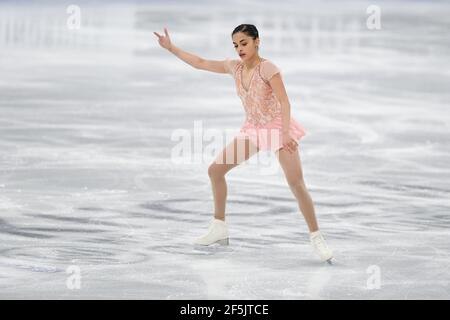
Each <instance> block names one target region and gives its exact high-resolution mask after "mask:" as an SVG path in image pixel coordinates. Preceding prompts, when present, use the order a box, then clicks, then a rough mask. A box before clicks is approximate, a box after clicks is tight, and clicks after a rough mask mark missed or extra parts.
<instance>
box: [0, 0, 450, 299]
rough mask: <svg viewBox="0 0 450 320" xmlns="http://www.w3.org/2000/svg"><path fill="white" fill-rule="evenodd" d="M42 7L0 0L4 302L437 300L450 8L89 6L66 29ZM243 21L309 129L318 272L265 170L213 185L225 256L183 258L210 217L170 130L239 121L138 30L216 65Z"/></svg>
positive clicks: (443, 239) (303, 147)
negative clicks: (224, 230) (372, 19)
mask: <svg viewBox="0 0 450 320" xmlns="http://www.w3.org/2000/svg"><path fill="white" fill-rule="evenodd" d="M57 3H58V2H54V3H53V2H47V3H46V4H45V5H42V4H41V6H39V7H38V6H36V5H34V4H32V3H29V4H27V2H25V3H24V2H21V4H19V5H16V4H13V3H12V2H7V3H2V4H0V47H1V50H0V75H1V76H0V112H1V117H0V147H1V152H0V155H1V158H0V191H1V192H0V212H1V215H0V237H1V238H0V240H1V241H0V252H1V253H0V298H3V299H10V298H25V299H30V298H37V299H46V298H57V299H78V298H88V299H96V298H97V299H98V298H103V299H110V298H122V299H130V298H137V299H348V298H350V299H418V298H419V299H431V298H437V299H448V298H450V293H449V288H450V287H449V279H450V276H449V274H450V272H449V267H450V257H449V249H450V241H449V240H450V239H449V227H450V216H449V213H450V203H449V198H450V183H449V181H450V168H449V163H450V146H449V123H450V112H449V102H450V93H449V88H450V72H449V70H450V69H449V68H448V57H449V56H450V41H449V37H448V30H449V20H448V16H449V14H450V5H449V4H448V3H447V2H444V1H436V2H431V1H427V2H416V1H398V2H393V1H379V2H378V3H379V6H380V8H381V29H380V30H369V29H367V27H366V19H367V16H368V14H367V13H366V9H367V7H368V6H369V5H370V4H371V3H369V2H365V1H354V2H339V6H338V5H337V4H335V3H334V2H333V1H323V2H317V3H316V4H315V6H311V4H310V2H308V3H307V2H304V3H302V2H299V1H292V2H283V4H280V3H276V5H275V4H274V3H273V4H271V3H269V2H267V3H263V2H258V5H257V6H256V5H255V4H254V2H243V1H239V2H236V5H234V6H233V5H227V6H226V7H225V6H224V5H223V4H221V3H220V2H214V3H212V4H211V2H205V3H202V2H197V4H196V5H192V4H189V3H187V2H184V1H183V2H181V1H179V2H176V1H171V2H170V3H168V4H166V3H165V2H148V3H146V2H144V1H139V2H134V3H132V2H130V3H126V4H119V3H113V4H111V5H109V6H106V5H105V4H103V5H101V6H99V4H98V3H97V4H94V3H90V2H87V1H85V2H80V3H81V4H80V7H81V14H82V16H81V17H82V28H81V29H79V30H69V29H68V27H67V26H66V19H67V17H68V16H69V15H68V14H67V12H66V6H65V5H64V6H63V5H60V4H57ZM227 3H228V2H227ZM238 4H239V5H238ZM240 23H255V24H256V25H257V27H258V28H259V30H260V36H261V47H260V48H261V51H260V55H261V56H262V57H265V58H268V59H271V60H272V61H274V62H275V63H277V64H278V66H279V67H280V68H281V70H282V72H283V77H284V80H285V85H286V88H287V91H288V95H289V98H290V102H291V107H292V109H291V113H292V115H293V116H294V117H295V118H296V119H297V120H298V121H299V122H301V124H302V125H303V126H304V127H305V128H306V130H307V134H306V136H305V137H304V138H303V139H302V141H301V143H300V155H301V160H302V168H303V174H304V178H305V181H306V184H307V186H308V189H309V191H310V194H311V197H312V199H313V201H314V204H315V209H316V213H317V216H318V221H319V225H320V227H321V229H322V231H323V232H324V234H325V236H326V238H327V239H328V242H329V245H330V246H331V247H332V248H333V249H334V251H335V255H336V259H337V260H336V263H335V265H333V266H328V265H325V264H323V263H321V262H319V261H318V259H317V258H316V257H315V256H314V255H313V252H312V250H311V247H310V245H309V243H308V230H307V227H306V225H305V222H304V220H303V218H302V216H301V214H300V212H299V209H298V207H297V203H296V201H295V198H294V197H293V195H292V194H291V192H290V190H289V188H288V186H287V184H286V182H285V178H284V176H283V173H282V170H281V169H280V168H279V167H275V168H277V170H268V169H267V168H265V167H264V165H263V164H261V163H259V164H258V163H248V164H243V165H241V166H239V167H237V168H235V169H233V170H232V171H231V172H230V173H229V174H228V175H227V182H228V202H227V207H226V210H227V222H228V223H229V228H230V233H231V239H230V245H229V246H228V247H207V248H203V249H202V248H195V247H193V246H192V245H191V242H192V240H193V239H194V238H195V237H197V236H199V235H201V234H203V233H204V232H205V230H206V228H207V224H208V222H209V220H210V218H211V216H212V212H213V202H212V193H211V189H210V185H209V178H208V175H207V168H208V165H209V160H204V161H199V162H194V161H193V162H191V163H185V164H177V163H174V162H173V161H172V160H173V158H172V157H171V152H172V149H173V147H174V146H175V144H176V142H175V141H173V140H171V136H172V134H173V133H174V131H175V130H177V129H185V130H188V131H189V132H191V133H193V130H194V122H196V121H200V122H201V124H202V125H203V128H204V129H206V128H209V129H217V130H225V129H231V130H238V129H239V127H240V125H241V124H242V123H243V120H244V110H243V108H242V106H241V102H240V100H239V98H238V97H237V95H236V92H235V88H234V83H233V81H232V78H231V77H230V76H229V75H223V74H222V75H221V74H214V73H207V72H205V71H201V70H196V69H194V68H192V67H190V66H189V65H187V64H185V63H184V62H182V61H181V60H178V59H177V58H176V57H174V56H173V55H171V54H170V53H168V52H166V51H165V50H163V49H161V48H160V47H159V45H158V43H157V41H156V40H155V36H154V35H153V33H152V32H153V31H157V32H159V33H163V27H164V26H167V27H168V29H169V32H170V34H171V37H172V40H173V41H174V43H175V44H176V45H178V46H179V47H181V48H183V49H185V50H187V51H188V52H191V53H194V54H197V55H199V56H202V57H204V58H208V59H217V60H220V59H224V58H225V57H233V58H234V57H236V54H235V52H234V48H233V46H232V43H231V38H230V33H231V31H232V30H233V29H234V27H236V26H237V25H238V24H240ZM220 132H223V131H220ZM268 159H269V160H270V159H272V162H271V163H272V164H273V161H274V160H275V161H276V159H274V158H270V155H269V158H268ZM266 160H267V159H266ZM261 169H263V170H261ZM264 169H265V170H264ZM70 266H76V267H78V268H79V270H80V272H81V273H80V275H81V278H80V279H81V282H80V288H79V289H76V288H75V289H69V287H70V286H69V287H68V285H67V281H68V279H69V278H70V277H71V276H72V274H70V273H68V272H66V271H67V270H68V268H69V267H70ZM374 266H375V267H374ZM373 270H378V271H379V275H380V278H379V279H380V280H381V282H380V287H379V288H378V287H375V288H374V287H373V285H372V284H373V279H374V278H373V277H374V275H375V276H376V274H374V273H373Z"/></svg>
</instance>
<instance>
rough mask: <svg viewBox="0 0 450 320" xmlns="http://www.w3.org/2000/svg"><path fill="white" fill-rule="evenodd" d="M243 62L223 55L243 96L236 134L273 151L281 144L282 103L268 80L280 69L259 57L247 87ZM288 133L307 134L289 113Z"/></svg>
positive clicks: (299, 136) (294, 137)
mask: <svg viewBox="0 0 450 320" xmlns="http://www.w3.org/2000/svg"><path fill="white" fill-rule="evenodd" d="M243 67H244V63H243V62H242V61H241V60H239V59H229V58H227V59H225V69H226V70H227V72H228V73H229V74H231V75H232V76H233V78H234V79H235V82H236V90H237V94H238V96H239V97H240V98H241V100H242V105H243V106H244V109H245V113H246V119H245V122H244V124H243V125H242V127H241V129H240V131H239V134H238V135H237V137H238V138H247V137H248V138H249V139H250V140H251V141H252V142H253V143H254V144H255V145H256V146H257V147H258V149H259V150H263V151H267V150H271V151H273V152H276V151H278V150H279V149H280V148H282V147H283V146H282V131H281V129H282V116H281V115H282V113H281V103H280V102H279V100H278V98H277V97H276V95H275V92H273V91H272V87H271V86H270V83H269V80H270V79H271V78H272V77H273V76H274V75H275V74H277V73H279V72H280V73H281V71H280V69H279V68H278V67H277V66H276V65H275V64H274V63H272V62H271V61H270V60H267V59H262V61H261V62H260V63H259V64H258V65H257V66H256V67H255V69H254V70H253V74H252V75H251V79H250V83H249V85H248V88H247V89H245V88H244V86H243V84H242V69H243ZM289 123H290V127H289V133H290V136H291V137H292V138H293V139H295V140H296V141H298V140H299V139H300V138H301V137H303V136H304V135H305V134H306V130H305V128H304V127H303V126H302V125H301V124H300V123H299V122H297V121H296V120H295V119H294V118H293V117H292V116H291V119H290V122H289Z"/></svg>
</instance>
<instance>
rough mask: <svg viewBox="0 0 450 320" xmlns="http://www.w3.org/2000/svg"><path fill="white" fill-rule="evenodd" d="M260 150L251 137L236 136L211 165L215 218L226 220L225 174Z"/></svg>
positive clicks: (209, 170) (209, 169)
mask: <svg viewBox="0 0 450 320" xmlns="http://www.w3.org/2000/svg"><path fill="white" fill-rule="evenodd" d="M258 151H259V149H258V148H257V146H256V145H255V144H253V143H252V142H251V141H250V140H249V139H245V141H244V140H242V138H240V139H238V138H234V139H233V141H232V142H230V143H229V144H228V145H227V146H226V147H225V148H224V149H223V150H222V151H221V152H220V153H219V154H218V155H217V158H216V160H215V161H214V162H213V163H212V164H211V165H210V166H209V168H208V175H209V178H210V180H211V187H212V192H213V197H214V218H216V219H220V220H223V221H225V202H226V198H227V183H226V181H225V174H226V173H227V172H228V171H230V170H231V169H232V168H234V167H236V166H238V165H239V164H241V163H242V162H244V161H246V160H248V159H249V158H250V157H251V156H253V155H254V154H256V153H257V152H258Z"/></svg>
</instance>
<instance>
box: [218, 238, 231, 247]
mask: <svg viewBox="0 0 450 320" xmlns="http://www.w3.org/2000/svg"><path fill="white" fill-rule="evenodd" d="M216 243H218V244H220V245H222V246H227V245H229V244H230V241H229V240H228V238H226V239H221V240H218V241H216Z"/></svg>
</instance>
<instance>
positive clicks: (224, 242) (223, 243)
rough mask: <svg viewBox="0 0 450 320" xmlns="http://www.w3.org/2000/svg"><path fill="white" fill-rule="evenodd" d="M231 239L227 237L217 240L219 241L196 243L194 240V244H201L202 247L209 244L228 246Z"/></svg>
mask: <svg viewBox="0 0 450 320" xmlns="http://www.w3.org/2000/svg"><path fill="white" fill-rule="evenodd" d="M229 243H230V242H229V240H228V238H226V239H221V240H217V241H214V242H211V243H196V242H194V245H195V246H200V247H208V246H212V245H215V244H219V245H222V246H227V245H229Z"/></svg>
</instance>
